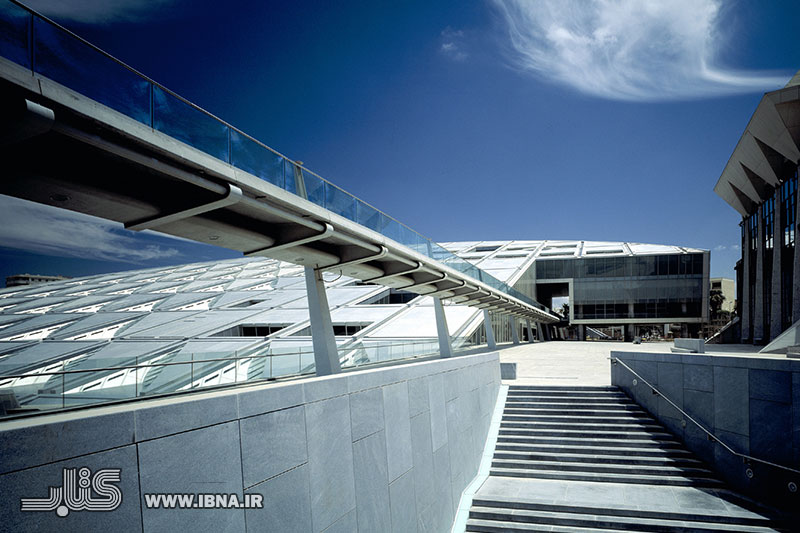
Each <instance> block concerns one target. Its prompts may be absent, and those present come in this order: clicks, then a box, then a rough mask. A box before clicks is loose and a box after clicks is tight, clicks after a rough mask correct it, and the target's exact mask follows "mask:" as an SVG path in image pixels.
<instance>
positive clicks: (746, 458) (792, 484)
mask: <svg viewBox="0 0 800 533" xmlns="http://www.w3.org/2000/svg"><path fill="white" fill-rule="evenodd" d="M609 359H610V360H611V364H612V365H616V364H620V365H622V366H623V367H625V369H626V370H628V372H630V373H631V374H633V375H634V376H636V377H637V378H638V379H639V380H641V382H642V383H644V384H645V385H647V386H648V387H650V391H651V392H652V393H653V394H654V395H656V396H661V398H663V399H664V401H665V402H667V403H668V404H670V405H671V406H672V407H674V408H675V409H677V410H678V411H679V412H680V413H681V414H682V415H683V416H684V417H685V419H686V420H689V421H690V422H691V423H692V424H694V425H695V426H697V427H698V428H699V429H700V431H702V432H703V433H705V434H706V438H708V440H709V441H711V442H716V443H717V444H719V445H720V446H722V447H723V448H725V449H726V450H727V451H728V452H730V453H731V454H733V455H735V456H737V457H741V458H742V462H743V463H744V464H746V465H747V464H750V463H751V462H755V463H762V464H765V465H769V466H771V467H774V468H778V469H780V470H785V471H787V472H792V473H794V474H798V475H800V470H795V469H794V468H790V467H788V466H783V465H779V464H776V463H773V462H771V461H766V460H764V459H759V458H758V457H753V456H751V455H747V454H744V453H740V452H737V451H736V450H734V449H733V448H731V447H730V446H728V445H727V444H726V443H725V442H723V441H721V440H720V439H719V437H717V436H716V435H714V434H713V433H711V431H709V430H708V429H707V428H706V427H705V426H703V424H701V423H700V422H698V421H697V420H695V419H694V418H692V416H691V415H690V414H689V413H687V412H686V411H684V410H683V409H681V408H680V407H678V406H677V405H676V404H675V402H673V401H672V400H670V399H669V398H668V397H667V396H665V395H664V393H662V392H661V391H660V390H658V388H656V387H655V385H653V384H652V383H650V382H649V381H647V380H646V379H644V378H643V377H642V376H641V375H639V373H638V372H636V371H635V370H634V369H632V368H631V367H629V366H628V365H627V364H625V363H623V362H622V361H621V360H620V359H618V358H617V357H609ZM634 385H636V383H635V382H634ZM746 475H747V477H748V478H752V477H753V475H754V474H753V471H752V470H751V469H749V468H748V470H747V472H746ZM787 488H788V489H789V492H797V484H796V483H795V482H794V481H790V482H789V484H788V487H787Z"/></svg>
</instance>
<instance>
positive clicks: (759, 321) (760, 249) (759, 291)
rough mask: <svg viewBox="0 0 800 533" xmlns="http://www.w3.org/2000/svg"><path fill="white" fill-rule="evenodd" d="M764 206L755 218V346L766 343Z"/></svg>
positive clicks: (759, 208) (760, 207)
mask: <svg viewBox="0 0 800 533" xmlns="http://www.w3.org/2000/svg"><path fill="white" fill-rule="evenodd" d="M762 209H763V206H759V207H758V210H757V211H756V214H755V216H757V217H758V234H757V239H756V271H755V278H756V291H755V292H756V298H755V301H754V302H753V317H752V320H753V344H763V343H764V217H763V216H761V215H762Z"/></svg>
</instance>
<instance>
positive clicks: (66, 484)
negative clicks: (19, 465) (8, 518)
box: [20, 467, 122, 517]
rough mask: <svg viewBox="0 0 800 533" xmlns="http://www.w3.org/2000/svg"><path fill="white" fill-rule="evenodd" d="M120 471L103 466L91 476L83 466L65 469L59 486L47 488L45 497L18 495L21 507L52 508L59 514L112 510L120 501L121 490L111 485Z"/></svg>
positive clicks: (47, 509) (29, 508) (45, 509)
mask: <svg viewBox="0 0 800 533" xmlns="http://www.w3.org/2000/svg"><path fill="white" fill-rule="evenodd" d="M76 470H77V479H76ZM121 472H122V469H120V468H104V469H101V470H98V471H97V472H95V473H94V475H92V471H91V470H89V469H88V468H86V467H83V468H81V469H76V468H65V469H64V472H63V475H62V484H61V486H60V487H50V494H49V496H48V497H47V498H22V499H21V500H20V501H21V503H22V510H23V511H53V510H54V511H55V512H56V514H57V515H58V516H61V517H64V516H67V515H68V514H69V512H70V511H113V510H114V509H116V508H117V507H119V506H120V504H121V503H122V491H121V490H120V488H119V487H117V486H116V485H114V483H119V481H120V479H121Z"/></svg>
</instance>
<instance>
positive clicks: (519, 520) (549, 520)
mask: <svg viewBox="0 0 800 533" xmlns="http://www.w3.org/2000/svg"><path fill="white" fill-rule="evenodd" d="M470 519H473V520H484V521H493V522H498V521H499V522H510V523H512V524H514V525H517V524H536V525H547V524H549V525H551V526H561V527H582V528H600V529H605V530H617V531H620V530H621V531H659V532H670V533H671V532H675V533H677V532H685V531H693V532H698V533H702V532H715V531H746V532H748V533H756V532H757V533H762V532H774V531H776V530H775V529H773V528H770V527H766V526H757V525H751V524H744V525H743V524H735V523H733V524H732V523H725V522H716V523H714V522H706V521H700V520H698V521H695V520H691V521H690V520H685V519H684V520H681V519H678V518H675V519H671V518H643V517H638V516H606V515H589V514H583V513H572V512H556V511H543V510H525V509H514V510H513V512H508V511H505V510H501V509H495V508H492V507H477V506H476V507H473V508H472V509H471V510H470Z"/></svg>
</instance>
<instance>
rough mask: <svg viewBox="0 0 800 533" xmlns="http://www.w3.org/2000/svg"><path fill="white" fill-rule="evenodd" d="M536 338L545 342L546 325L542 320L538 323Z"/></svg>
mask: <svg viewBox="0 0 800 533" xmlns="http://www.w3.org/2000/svg"><path fill="white" fill-rule="evenodd" d="M536 340H538V341H542V342H544V326H543V325H542V323H541V322H537V323H536Z"/></svg>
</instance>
